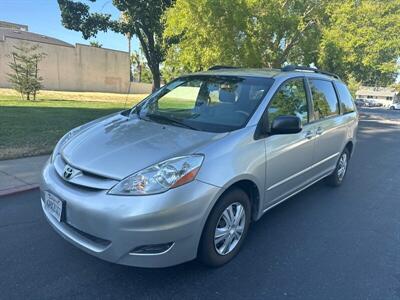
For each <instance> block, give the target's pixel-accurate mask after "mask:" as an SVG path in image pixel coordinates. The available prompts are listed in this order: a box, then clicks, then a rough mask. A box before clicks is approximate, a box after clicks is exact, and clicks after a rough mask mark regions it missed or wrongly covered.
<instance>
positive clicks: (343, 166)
mask: <svg viewBox="0 0 400 300" xmlns="http://www.w3.org/2000/svg"><path fill="white" fill-rule="evenodd" d="M349 159H350V152H349V150H348V149H347V148H346V149H344V150H343V152H342V154H340V157H339V160H338V162H337V164H336V168H335V170H334V171H333V173H332V174H331V175H329V176H328V177H327V178H326V181H327V183H328V184H329V185H330V186H339V185H341V184H342V182H343V179H344V177H345V175H346V173H347V167H348V165H349Z"/></svg>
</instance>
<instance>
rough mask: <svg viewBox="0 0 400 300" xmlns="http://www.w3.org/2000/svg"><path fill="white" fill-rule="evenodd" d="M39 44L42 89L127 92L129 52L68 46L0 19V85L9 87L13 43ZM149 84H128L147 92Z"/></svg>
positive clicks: (139, 90) (139, 91) (137, 91)
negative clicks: (8, 74)
mask: <svg viewBox="0 0 400 300" xmlns="http://www.w3.org/2000/svg"><path fill="white" fill-rule="evenodd" d="M22 44H25V45H27V46H29V45H36V44H38V45H39V46H40V51H41V52H44V53H46V57H45V58H44V59H43V61H41V62H40V64H39V69H40V70H39V75H40V76H42V77H43V86H44V89H46V90H62V91H95V92H114V93H127V92H128V88H129V55H128V53H127V52H123V51H117V50H111V49H104V48H97V47H91V46H87V45H81V44H76V45H71V44H69V43H66V42H64V41H61V40H58V39H55V38H52V37H48V36H45V35H41V34H36V33H32V32H29V30H28V26H26V25H19V24H13V23H8V22H2V21H0V87H11V85H10V83H9V82H8V78H7V73H10V72H11V70H10V68H9V66H8V64H9V62H10V59H11V58H10V56H9V55H10V53H11V52H12V51H13V50H14V46H20V45H22ZM150 91H151V85H143V84H137V83H132V86H131V93H148V92H150Z"/></svg>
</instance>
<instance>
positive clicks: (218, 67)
mask: <svg viewBox="0 0 400 300" xmlns="http://www.w3.org/2000/svg"><path fill="white" fill-rule="evenodd" d="M221 69H238V67H233V66H219V65H217V66H212V67H210V68H209V69H208V71H213V70H221Z"/></svg>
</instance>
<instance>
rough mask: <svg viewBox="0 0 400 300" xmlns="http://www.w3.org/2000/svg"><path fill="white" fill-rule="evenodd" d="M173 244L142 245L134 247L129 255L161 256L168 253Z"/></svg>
mask: <svg viewBox="0 0 400 300" xmlns="http://www.w3.org/2000/svg"><path fill="white" fill-rule="evenodd" d="M173 245H174V242H170V243H166V244H154V245H143V246H139V247H136V248H135V249H133V250H132V251H131V252H129V254H130V255H152V254H153V255H156V254H163V253H166V252H168V251H169V250H170V249H171V248H172V246H173Z"/></svg>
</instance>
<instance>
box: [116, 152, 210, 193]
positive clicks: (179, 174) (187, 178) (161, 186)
mask: <svg viewBox="0 0 400 300" xmlns="http://www.w3.org/2000/svg"><path fill="white" fill-rule="evenodd" d="M203 159H204V156H203V155H201V154H195V155H189V156H180V157H174V158H171V159H168V160H165V161H163V162H160V163H158V164H155V165H152V166H150V167H148V168H146V169H143V170H141V171H139V172H137V173H135V174H133V175H131V176H129V177H127V178H125V179H123V180H122V181H120V182H119V183H118V184H117V185H115V186H114V187H113V188H112V189H111V190H110V191H109V192H108V193H109V194H112V195H125V196H129V195H151V194H159V193H163V192H166V191H168V190H169V189H172V188H175V187H178V186H181V185H184V184H186V183H188V182H191V181H192V180H194V179H195V177H196V175H197V173H198V172H199V170H200V167H201V164H202V162H203Z"/></svg>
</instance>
